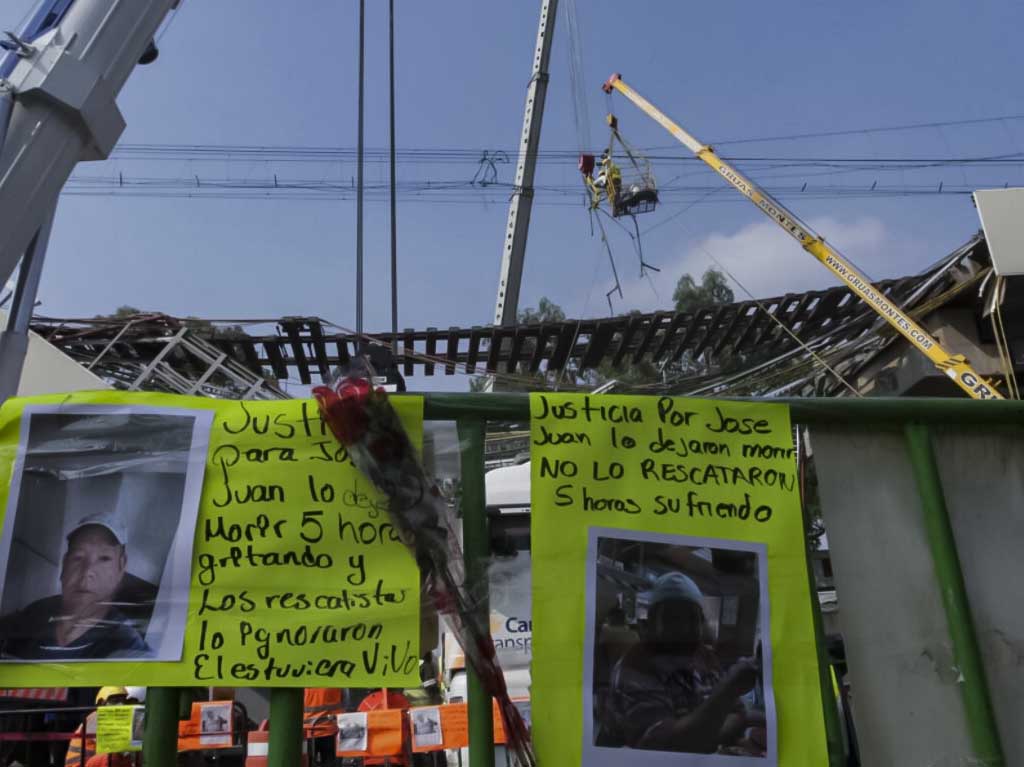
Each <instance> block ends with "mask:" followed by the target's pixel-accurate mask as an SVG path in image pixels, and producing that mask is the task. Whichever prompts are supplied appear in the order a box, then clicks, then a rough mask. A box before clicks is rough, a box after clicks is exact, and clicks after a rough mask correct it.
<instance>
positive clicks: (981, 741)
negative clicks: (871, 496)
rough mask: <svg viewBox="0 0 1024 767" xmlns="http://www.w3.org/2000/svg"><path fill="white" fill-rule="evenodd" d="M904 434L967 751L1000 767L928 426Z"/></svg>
mask: <svg viewBox="0 0 1024 767" xmlns="http://www.w3.org/2000/svg"><path fill="white" fill-rule="evenodd" d="M904 433H905V435H906V441H907V451H908V452H909V454H910V463H911V465H912V467H913V470H914V478H915V480H916V481H917V492H918V495H919V496H920V499H921V510H922V511H923V512H924V526H925V533H926V534H927V536H928V546H929V547H930V548H931V553H932V562H933V563H934V565H935V577H936V579H937V580H938V583H939V590H940V592H941V594H942V604H943V607H944V608H945V610H946V621H947V623H948V624H949V636H950V639H952V641H953V658H954V662H955V663H956V666H957V669H958V670H959V672H960V679H961V681H960V691H961V695H962V697H963V702H964V708H965V710H966V713H967V729H968V732H969V734H970V738H971V747H972V749H973V751H974V757H975V759H977V763H978V764H979V765H982V766H983V767H1003V766H1004V765H1005V764H1006V762H1005V760H1004V758H1003V750H1002V746H1001V745H1000V742H999V730H998V728H997V727H996V720H995V714H994V712H993V708H992V700H991V698H990V697H989V692H988V682H987V681H986V679H985V668H984V666H983V665H982V662H981V650H980V649H979V647H978V639H977V636H976V634H975V631H974V621H973V620H972V619H971V609H970V603H969V602H968V599H967V590H966V588H965V587H964V578H963V572H962V571H961V569H960V558H959V557H958V555H957V551H956V540H955V538H954V537H953V529H952V527H951V526H950V523H949V514H948V513H947V511H946V501H945V498H944V497H943V494H942V481H941V479H940V477H939V469H938V466H937V464H936V462H935V453H934V451H933V450H932V443H931V437H930V435H929V433H928V427H927V426H923V425H921V424H909V425H907V426H906V428H905V430H904Z"/></svg>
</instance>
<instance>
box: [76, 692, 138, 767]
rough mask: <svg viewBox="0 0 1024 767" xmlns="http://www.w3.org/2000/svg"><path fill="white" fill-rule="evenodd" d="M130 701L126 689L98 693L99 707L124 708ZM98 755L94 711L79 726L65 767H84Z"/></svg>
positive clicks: (97, 702) (97, 703) (97, 701)
mask: <svg viewBox="0 0 1024 767" xmlns="http://www.w3.org/2000/svg"><path fill="white" fill-rule="evenodd" d="M127 701H128V690H127V689H125V688H124V687H101V688H100V691H99V692H98V693H96V705H97V706H122V705H124V704H125V703H126V702H127ZM95 755H96V712H95V711H93V712H92V713H91V714H89V716H87V717H86V718H85V722H83V723H82V724H80V725H78V729H77V730H75V736H74V737H73V738H72V739H71V742H70V743H69V744H68V752H67V754H66V755H65V757H64V767H84V766H85V765H87V764H88V763H89V760H90V759H91V758H92V757H94V756H95Z"/></svg>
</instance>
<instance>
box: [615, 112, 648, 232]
mask: <svg viewBox="0 0 1024 767" xmlns="http://www.w3.org/2000/svg"><path fill="white" fill-rule="evenodd" d="M608 126H609V127H610V128H611V138H610V139H609V140H608V157H610V158H612V161H613V162H616V159H615V158H616V151H615V145H616V144H618V145H619V148H620V150H621V151H620V152H619V154H620V155H621V156H622V157H623V158H624V159H622V160H618V169H619V173H620V174H621V176H620V180H619V183H618V188H617V189H616V190H615V193H614V196H609V202H610V203H611V209H612V215H613V216H614V217H615V218H618V217H619V216H636V215H639V214H641V213H650V212H652V211H653V210H654V209H655V208H656V207H657V205H658V185H657V184H656V183H655V180H654V171H653V170H652V169H651V162H650V160H648V159H647V158H646V157H644V156H643V155H642V154H641V153H639V152H638V151H636V150H635V149H633V147H631V146H630V145H629V144H628V143H627V142H626V140H625V139H623V138H622V134H620V133H619V121H618V119H617V118H616V117H615V115H608Z"/></svg>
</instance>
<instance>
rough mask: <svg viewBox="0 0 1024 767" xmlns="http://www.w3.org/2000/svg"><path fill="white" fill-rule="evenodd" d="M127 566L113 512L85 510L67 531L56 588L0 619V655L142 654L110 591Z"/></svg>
mask: <svg viewBox="0 0 1024 767" xmlns="http://www.w3.org/2000/svg"><path fill="white" fill-rule="evenodd" d="M127 567H128V535H127V532H126V527H125V525H124V523H123V522H122V521H121V519H120V518H119V517H118V516H117V515H116V514H114V513H99V514H91V515H89V516H86V517H84V518H83V519H82V520H81V521H79V522H78V523H77V524H76V525H75V527H74V528H73V529H72V530H71V532H70V533H69V534H68V536H67V548H66V550H65V553H64V556H63V559H62V560H61V571H60V585H61V593H60V594H55V595H53V596H50V597H45V598H43V599H39V600H36V601H35V602H32V603H31V604H29V605H27V606H26V607H24V608H23V609H21V610H19V611H17V612H15V613H12V614H10V615H6V616H4V617H3V618H2V619H0V657H3V658H4V659H8V660H10V659H20V660H46V661H60V660H98V659H104V658H146V657H148V656H150V655H151V651H150V648H149V647H148V646H147V645H146V643H145V641H144V640H143V638H142V636H141V635H140V634H139V632H138V631H137V630H136V629H135V628H134V626H133V625H132V623H131V621H130V620H129V619H128V617H127V616H126V615H125V614H124V613H123V612H121V610H120V609H119V608H118V603H117V602H116V601H115V595H116V594H117V592H118V590H119V588H120V587H121V585H122V582H123V580H124V579H125V576H126V573H127Z"/></svg>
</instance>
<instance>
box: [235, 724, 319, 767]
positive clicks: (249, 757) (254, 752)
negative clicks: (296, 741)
mask: <svg viewBox="0 0 1024 767" xmlns="http://www.w3.org/2000/svg"><path fill="white" fill-rule="evenodd" d="M266 727H267V723H266V722H263V723H262V724H261V725H260V729H259V730H252V731H251V732H250V733H249V742H248V744H247V745H246V747H245V767H267V756H268V755H269V754H270V730H268V729H266ZM308 765H309V756H308V754H307V749H306V741H305V740H303V741H302V767H308Z"/></svg>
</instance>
